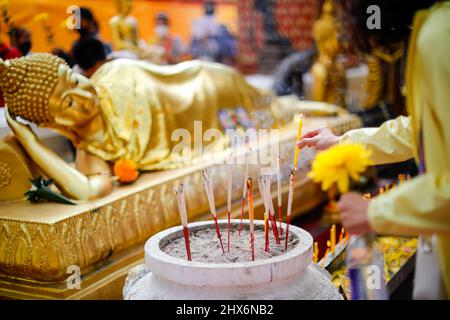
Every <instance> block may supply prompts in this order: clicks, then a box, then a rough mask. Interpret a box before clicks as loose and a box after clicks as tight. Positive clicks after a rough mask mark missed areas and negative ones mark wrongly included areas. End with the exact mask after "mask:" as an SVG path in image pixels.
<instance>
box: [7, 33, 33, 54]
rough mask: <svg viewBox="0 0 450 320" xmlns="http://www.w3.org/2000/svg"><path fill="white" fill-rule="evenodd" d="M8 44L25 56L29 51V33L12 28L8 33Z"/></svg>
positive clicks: (30, 44) (30, 43)
mask: <svg viewBox="0 0 450 320" xmlns="http://www.w3.org/2000/svg"><path fill="white" fill-rule="evenodd" d="M9 42H10V43H11V46H13V47H14V48H17V49H18V50H19V51H20V54H21V55H22V56H26V55H27V54H29V53H30V51H31V46H32V42H31V33H30V31H29V30H28V29H27V28H22V27H14V28H12V29H11V30H10V31H9Z"/></svg>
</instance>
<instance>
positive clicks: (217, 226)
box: [214, 217, 225, 253]
mask: <svg viewBox="0 0 450 320" xmlns="http://www.w3.org/2000/svg"><path fill="white" fill-rule="evenodd" d="M214 223H215V225H216V233H217V237H218V238H219V241H220V246H221V247H222V253H225V250H224V249H223V242H222V236H221V235H220V230H219V224H218V223H217V217H214Z"/></svg>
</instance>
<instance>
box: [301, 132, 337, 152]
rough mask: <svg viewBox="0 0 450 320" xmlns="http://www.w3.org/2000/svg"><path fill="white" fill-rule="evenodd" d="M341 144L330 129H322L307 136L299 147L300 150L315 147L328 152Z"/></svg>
mask: <svg viewBox="0 0 450 320" xmlns="http://www.w3.org/2000/svg"><path fill="white" fill-rule="evenodd" d="M337 143H339V137H338V136H336V135H334V133H333V132H332V131H331V130H330V129H329V128H328V127H320V128H317V129H315V130H312V131H310V132H308V133H307V134H305V135H304V136H303V137H302V138H301V139H300V141H297V145H298V147H299V148H300V149H303V148H304V147H314V148H316V149H317V150H326V149H328V148H330V147H332V146H334V145H335V144H337Z"/></svg>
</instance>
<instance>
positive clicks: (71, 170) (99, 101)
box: [0, 53, 276, 201]
mask: <svg viewBox="0 0 450 320" xmlns="http://www.w3.org/2000/svg"><path fill="white" fill-rule="evenodd" d="M0 88H1V89H2V91H3V94H4V98H5V113H6V119H7V122H8V125H9V127H10V128H11V130H12V132H13V135H14V136H13V137H8V138H6V139H4V141H0V155H2V153H3V155H2V156H1V157H0V170H2V172H4V173H5V174H4V175H3V174H2V176H1V177H0V201H10V200H16V199H21V198H23V194H24V193H25V192H26V191H28V189H29V188H30V186H31V185H30V184H29V183H28V181H26V182H24V181H23V179H24V177H27V176H28V177H29V178H32V177H33V176H36V174H35V173H33V172H36V171H39V172H41V173H42V175H43V176H45V177H47V178H51V179H52V180H53V181H54V183H55V185H56V186H57V187H58V189H59V191H61V193H62V194H64V195H66V196H68V197H70V198H72V199H76V200H90V199H95V198H99V197H102V196H104V195H107V194H108V193H110V192H111V191H112V188H113V182H112V177H111V164H112V163H114V162H116V161H118V160H121V159H127V160H131V161H133V162H134V163H135V164H136V166H137V169H138V170H140V171H149V170H159V169H168V168H173V167H174V164H173V162H171V150H172V147H173V146H174V145H175V144H176V143H177V141H176V142H173V141H171V134H172V132H173V131H174V130H175V129H178V128H184V129H187V130H188V131H190V132H191V133H192V132H193V131H194V121H195V120H201V121H202V127H203V130H207V129H208V128H219V127H220V125H219V120H218V117H217V114H218V111H219V110H220V109H222V108H235V107H244V108H245V109H246V110H247V111H249V112H250V111H251V110H252V109H253V107H254V106H255V104H258V103H260V101H261V99H263V100H264V101H266V100H265V97H266V95H267V93H264V92H262V91H260V90H258V89H256V88H254V87H252V86H251V85H249V84H248V83H247V82H246V81H245V80H244V78H243V77H242V76H241V75H240V74H239V73H238V72H237V71H235V70H234V69H232V68H230V67H227V66H224V65H220V64H215V63H206V62H200V61H189V62H184V63H181V64H178V65H175V66H158V65H154V64H151V63H147V62H144V61H135V60H126V59H119V60H113V61H111V62H107V63H105V64H104V65H102V66H101V67H100V68H99V69H98V70H97V71H96V73H95V74H94V75H93V76H92V77H91V79H87V78H85V77H83V76H81V75H80V74H77V73H75V72H73V71H72V70H71V69H70V68H69V67H68V65H67V64H66V63H65V62H64V61H63V60H62V59H60V58H58V57H56V56H53V55H50V54H44V53H42V54H32V55H29V56H26V57H23V58H19V59H13V60H8V61H3V60H1V59H0ZM275 103H276V100H274V101H273V102H270V103H269V107H272V106H273V105H274V104H275ZM20 118H21V119H24V120H26V121H29V122H32V123H35V124H37V125H39V126H41V127H46V128H51V129H53V130H56V131H57V132H59V133H60V134H62V135H63V136H65V137H67V138H68V139H69V140H70V141H71V142H72V143H73V145H74V146H75V147H76V149H77V154H76V161H75V167H74V166H72V165H71V164H69V163H67V162H65V161H64V160H63V159H61V158H60V157H59V156H58V155H57V154H56V153H55V152H53V151H52V150H50V149H49V148H48V147H46V146H45V145H44V144H43V143H42V142H41V141H40V140H39V138H38V137H37V136H36V135H35V134H34V133H33V132H32V130H31V128H30V126H29V125H27V124H24V123H23V121H22V120H20ZM5 154H9V156H11V154H13V157H12V158H11V157H9V158H7V157H5V156H4V155H5ZM14 158H15V159H16V160H13V159H14ZM8 159H10V160H8ZM8 162H9V163H8ZM11 162H14V163H11ZM18 163H20V164H21V167H22V168H23V170H24V171H25V173H23V172H22V174H20V175H19V174H18V173H17V170H19V169H18V167H20V166H18ZM14 170H16V172H15V171H14ZM23 170H22V171H23ZM6 173H8V174H6ZM25 180H28V179H25Z"/></svg>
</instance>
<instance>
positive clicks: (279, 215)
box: [278, 206, 283, 235]
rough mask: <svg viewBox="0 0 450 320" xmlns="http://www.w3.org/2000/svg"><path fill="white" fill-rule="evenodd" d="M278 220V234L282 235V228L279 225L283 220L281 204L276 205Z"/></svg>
mask: <svg viewBox="0 0 450 320" xmlns="http://www.w3.org/2000/svg"><path fill="white" fill-rule="evenodd" d="M278 221H279V229H280V235H283V228H282V227H281V223H282V222H283V212H282V209H281V206H278Z"/></svg>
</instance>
